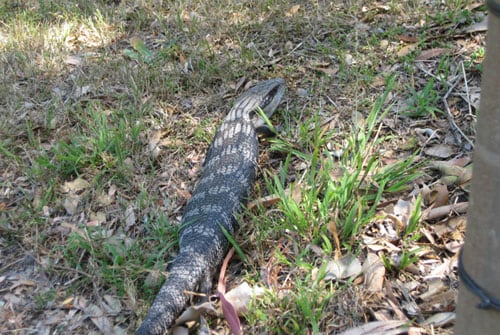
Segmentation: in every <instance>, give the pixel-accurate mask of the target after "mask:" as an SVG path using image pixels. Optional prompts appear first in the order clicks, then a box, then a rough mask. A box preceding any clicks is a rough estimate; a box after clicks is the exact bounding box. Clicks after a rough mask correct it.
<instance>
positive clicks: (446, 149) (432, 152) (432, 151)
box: [424, 144, 455, 158]
mask: <svg viewBox="0 0 500 335" xmlns="http://www.w3.org/2000/svg"><path fill="white" fill-rule="evenodd" d="M424 152H425V154H426V155H429V156H432V157H439V158H448V157H450V156H451V155H453V154H454V153H455V150H453V148H452V147H451V146H449V145H447V144H436V145H433V146H431V147H428V148H425V149H424Z"/></svg>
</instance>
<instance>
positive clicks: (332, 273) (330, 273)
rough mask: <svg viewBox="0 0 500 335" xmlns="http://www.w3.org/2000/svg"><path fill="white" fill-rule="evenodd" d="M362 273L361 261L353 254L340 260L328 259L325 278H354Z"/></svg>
mask: <svg viewBox="0 0 500 335" xmlns="http://www.w3.org/2000/svg"><path fill="white" fill-rule="evenodd" d="M361 273H362V267H361V262H360V261H359V260H358V259H357V258H356V257H355V256H354V255H351V254H347V255H345V256H344V257H342V258H340V259H338V260H330V261H328V263H327V265H326V269H325V277H324V280H340V279H347V278H354V277H357V276H359V275H360V274H361Z"/></svg>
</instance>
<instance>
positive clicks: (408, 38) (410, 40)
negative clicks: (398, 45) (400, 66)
mask: <svg viewBox="0 0 500 335" xmlns="http://www.w3.org/2000/svg"><path fill="white" fill-rule="evenodd" d="M396 38H397V39H399V40H400V41H403V42H406V43H417V42H418V37H416V36H408V35H396Z"/></svg>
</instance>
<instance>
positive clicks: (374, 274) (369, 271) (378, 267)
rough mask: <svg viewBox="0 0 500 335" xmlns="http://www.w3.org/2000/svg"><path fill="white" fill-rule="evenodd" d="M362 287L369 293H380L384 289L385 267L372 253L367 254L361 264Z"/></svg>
mask: <svg viewBox="0 0 500 335" xmlns="http://www.w3.org/2000/svg"><path fill="white" fill-rule="evenodd" d="M363 273H364V276H365V282H364V285H365V287H366V288H367V289H368V291H370V292H381V291H382V288H383V287H384V276H385V266H384V263H383V262H382V260H381V259H380V257H379V256H378V255H377V254H376V253H374V252H368V255H367V257H366V260H365V262H364V263H363Z"/></svg>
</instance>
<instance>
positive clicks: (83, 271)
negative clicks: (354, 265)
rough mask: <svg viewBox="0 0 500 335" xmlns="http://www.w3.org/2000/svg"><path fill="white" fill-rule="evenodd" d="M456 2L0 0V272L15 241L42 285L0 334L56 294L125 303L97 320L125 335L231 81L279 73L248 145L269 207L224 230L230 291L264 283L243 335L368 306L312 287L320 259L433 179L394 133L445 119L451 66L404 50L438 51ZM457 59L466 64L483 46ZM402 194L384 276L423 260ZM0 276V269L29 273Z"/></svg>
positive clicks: (348, 323)
mask: <svg viewBox="0 0 500 335" xmlns="http://www.w3.org/2000/svg"><path fill="white" fill-rule="evenodd" d="M467 5H468V2H467V1H458V0H456V1H450V2H446V3H442V2H437V1H436V2H435V3H434V2H433V3H432V4H430V5H429V6H430V7H425V6H423V5H422V4H421V3H420V2H415V1H402V2H394V1H392V2H388V4H386V5H381V6H382V7H380V6H379V7H377V6H375V7H374V6H372V5H370V4H368V5H367V4H364V3H362V2H360V1H354V2H352V4H351V6H346V5H344V4H340V3H337V2H333V3H329V4H326V3H322V2H318V3H300V6H299V7H294V6H293V5H291V4H289V3H288V2H285V1H257V2H255V3H253V4H252V5H250V4H246V3H238V4H236V3H233V2H224V1H222V2H217V3H211V2H208V1H201V2H191V1H185V2H176V3H169V4H168V6H167V4H166V3H164V2H161V1H153V2H142V3H141V4H140V5H138V4H137V3H136V2H134V1H128V0H122V1H121V2H120V3H119V4H113V2H112V1H95V2H88V1H66V0H53V1H41V0H39V1H35V0H31V1H16V0H9V1H7V2H4V3H2V4H0V20H1V21H2V22H3V23H4V24H2V25H1V26H0V68H1V70H0V71H1V72H0V79H1V80H0V109H1V110H2V113H1V114H0V139H1V140H0V171H1V172H0V232H1V237H0V247H1V248H2V249H3V250H6V251H5V254H2V257H5V259H6V262H5V263H6V264H17V263H16V262H19V260H20V259H22V257H24V256H23V255H24V254H25V253H29V254H31V255H33V257H34V259H36V264H37V266H38V267H39V268H40V269H41V271H43V272H44V273H46V274H47V276H48V277H49V278H50V280H49V281H48V282H47V283H42V282H38V281H36V280H35V279H33V281H34V282H36V285H39V286H40V287H38V286H37V289H38V291H37V292H36V294H35V293H33V292H31V291H26V294H25V296H23V299H33V301H34V305H33V306H36V310H37V313H32V315H33V318H31V319H30V318H28V317H26V318H24V319H23V320H22V322H21V321H19V322H20V323H19V324H15V325H14V323H12V324H11V323H8V322H7V321H8V320H12V319H9V318H7V319H5V320H4V319H1V318H3V316H2V317H1V318H0V321H5V322H0V324H3V323H4V324H9V325H13V326H12V327H13V328H12V327H11V329H3V328H2V326H0V331H4V330H12V329H14V328H16V327H18V328H24V327H34V326H35V325H37V322H38V321H39V320H38V319H37V317H39V318H41V316H40V315H41V314H42V313H40V311H43V310H44V309H50V308H53V307H52V306H54V305H55V306H60V305H62V303H63V302H64V301H65V300H66V299H68V298H71V297H82V298H85V299H86V300H87V301H90V302H92V303H96V304H98V302H99V301H101V300H102V299H101V296H103V295H105V294H110V295H113V296H116V297H118V299H119V300H120V301H121V303H122V310H121V311H120V313H119V315H118V316H116V319H113V318H111V317H110V318H111V319H110V320H111V322H112V323H113V324H115V321H116V324H119V325H120V326H121V327H123V329H126V331H128V332H132V331H133V330H134V329H135V328H136V327H137V325H138V323H139V321H140V320H141V319H142V318H143V317H144V316H145V313H146V311H147V308H148V306H149V305H150V304H151V301H152V300H153V298H154V296H155V294H156V292H157V290H158V288H159V287H160V285H161V282H162V280H163V278H164V273H163V272H164V269H165V265H166V263H167V262H169V261H171V260H172V259H173V257H174V256H175V253H176V251H177V240H178V233H177V230H178V228H177V224H178V222H179V219H180V216H181V214H182V209H183V206H184V204H185V203H186V201H187V199H188V198H189V195H190V191H191V190H192V187H193V185H194V183H195V181H196V179H197V173H198V171H199V169H200V168H201V163H202V162H203V157H204V154H205V152H206V149H207V147H208V145H209V144H210V141H211V138H212V136H213V134H214V133H215V130H216V127H217V125H218V124H219V123H220V121H221V120H222V118H223V117H224V115H225V114H226V113H227V111H228V108H229V106H230V105H231V103H232V101H234V98H235V97H236V96H237V94H239V92H240V91H241V88H240V87H239V86H238V83H239V81H240V80H241V79H242V78H244V79H246V80H254V79H255V80H258V79H263V78H268V77H275V76H280V77H284V78H285V79H286V81H287V87H288V88H287V93H286V98H285V102H284V103H283V104H282V105H281V106H280V108H279V111H278V112H277V113H276V114H275V115H274V116H273V118H272V119H271V120H270V122H271V124H272V125H273V126H274V128H275V131H276V132H277V136H276V137H274V138H269V139H266V140H263V141H262V142H263V145H262V146H261V159H260V162H259V177H258V180H257V183H256V186H255V190H254V191H253V193H252V199H260V197H261V196H265V195H267V196H272V197H273V196H274V197H276V199H278V200H277V202H275V203H274V204H273V205H271V206H270V207H269V205H266V204H265V203H264V204H263V203H259V201H257V206H256V208H255V209H252V210H247V211H245V213H244V214H243V215H241V217H240V219H239V222H240V225H241V229H240V231H239V232H238V234H237V235H236V236H235V237H233V239H232V240H231V243H232V244H233V245H235V246H237V247H238V248H239V253H240V254H241V255H243V256H240V259H242V260H243V261H238V260H234V261H233V263H236V268H237V269H239V270H235V276H234V277H233V278H232V279H231V280H232V283H234V284H236V283H238V282H240V281H249V282H251V283H253V284H256V285H262V286H267V287H268V290H267V292H266V294H265V296H264V297H262V298H261V299H257V300H255V301H253V302H252V303H251V307H250V308H249V311H248V312H247V313H246V315H245V324H244V327H245V330H246V331H247V332H249V333H267V334H291V333H297V334H300V333H314V334H319V333H335V332H340V331H341V330H345V329H348V328H350V327H352V326H356V325H359V324H362V323H363V322H365V321H366V320H368V319H370V320H372V319H375V317H374V316H373V315H375V314H376V313H375V314H374V313H371V311H373V310H374V309H373V308H375V307H373V306H374V305H377V304H379V305H380V304H383V301H375V302H374V303H373V305H369V306H368V303H367V302H366V301H367V297H368V296H370V294H368V293H366V292H365V291H364V290H363V288H362V287H361V285H360V283H358V282H356V281H355V280H345V281H337V282H335V281H331V280H325V278H324V273H323V272H324V268H323V267H322V266H323V265H322V264H325V262H326V260H328V259H330V258H336V257H337V256H339V255H342V254H353V255H356V257H359V258H360V259H363V258H364V257H365V256H366V255H367V253H368V251H369V248H368V247H367V245H366V236H367V235H370V234H372V232H373V231H374V230H376V229H377V228H376V227H378V226H379V225H380V222H381V221H383V219H381V218H384V214H381V211H383V210H384V209H385V208H386V206H387V204H388V203H391V202H394V201H396V200H397V199H400V198H404V199H410V198H412V197H413V195H414V193H412V195H411V196H410V192H413V191H414V189H415V185H417V184H418V185H421V184H422V183H424V182H422V180H425V182H427V181H428V180H429V178H431V177H429V176H428V175H426V173H425V170H424V169H423V167H424V165H425V160H424V159H422V155H423V154H422V153H421V151H420V150H419V148H420V142H417V144H416V145H412V146H405V144H406V141H407V140H408V138H410V137H413V136H414V134H413V133H412V132H411V130H412V129H413V128H415V127H414V126H413V125H414V123H415V124H425V126H427V127H431V126H432V125H434V122H439V121H442V119H443V117H444V115H443V113H442V110H443V106H442V105H441V104H442V102H441V101H440V99H441V97H442V96H443V94H444V93H445V92H446V91H447V90H448V89H449V87H448V85H447V84H446V83H447V81H449V80H451V79H450V78H454V76H456V74H457V73H458V72H457V68H458V67H457V63H458V61H457V59H456V58H454V56H453V57H452V56H450V55H443V56H439V57H438V58H439V59H437V60H429V61H428V62H429V63H432V64H433V65H434V67H432V68H429V69H428V71H430V72H429V73H432V74H433V76H429V75H427V74H425V73H424V74H423V73H422V72H420V71H419V70H418V69H417V67H416V65H415V58H416V56H417V55H418V54H419V52H421V51H422V50H426V49H429V48H438V47H446V48H450V45H449V43H450V42H449V39H448V38H447V37H446V35H445V33H446V32H447V31H449V30H448V27H449V26H451V27H452V30H453V31H455V30H456V29H458V28H459V27H461V26H464V25H467V24H469V23H471V22H472V21H473V20H475V19H476V12H473V11H472V10H470V9H468V7H466V6H467ZM409 13H412V14H411V15H409ZM441 26H442V27H443V28H442V29H439V27H441ZM353 27H354V29H353ZM407 33H410V34H414V35H415V36H417V37H418V41H417V42H415V45H416V47H415V50H414V51H412V52H411V53H410V54H408V55H403V56H398V54H397V51H398V50H400V49H401V48H402V47H404V46H405V45H406V44H405V43H406V42H404V41H403V40H402V38H401V36H402V35H405V34H407ZM439 34H443V36H442V37H440V35H439ZM471 43H472V42H471ZM462 55H464V56H463V57H465V61H468V63H467V62H466V63H465V65H466V66H465V68H466V69H467V71H470V72H471V76H474V75H475V76H477V75H478V71H480V69H481V60H482V58H483V57H484V46H483V45H480V44H479V43H477V44H476V48H475V49H471V50H467V52H463V53H462ZM460 71H461V70H460ZM388 73H390V74H388ZM244 82H245V80H242V81H241V83H244ZM237 89H238V90H237ZM450 104H453V101H451V102H450ZM455 105H456V110H458V111H461V110H465V109H464V106H463V105H460V103H458V102H455ZM405 115H407V116H410V118H408V117H405ZM419 122H420V123H419ZM418 127H424V126H420V125H419V126H418ZM408 148H409V149H410V150H409V149H408ZM75 181H78V184H72V183H75ZM415 199H416V200H415V201H414V208H415V209H414V211H413V212H412V214H411V215H410V218H409V220H408V226H407V228H406V230H404V231H403V232H400V233H399V235H398V236H397V239H396V242H394V241H393V242H394V244H395V246H396V247H397V248H399V249H400V253H399V257H400V258H399V259H400V261H399V262H397V263H396V262H394V261H393V259H392V258H391V255H390V253H389V252H387V250H385V249H384V250H383V251H380V253H381V258H382V259H383V260H384V262H385V266H386V268H387V269H388V270H389V271H388V275H386V280H387V281H392V280H396V279H399V278H400V277H398V276H399V275H401V276H411V274H410V273H409V272H408V271H407V269H408V267H409V266H410V265H412V264H413V265H415V264H417V263H418V262H419V258H418V257H419V256H420V254H421V253H420V252H421V251H422V250H423V249H418V247H420V246H421V245H422V244H423V240H424V238H423V237H422V235H421V234H420V231H421V230H422V229H423V228H424V223H423V222H422V218H421V212H420V207H421V206H424V205H423V204H422V202H421V201H422V200H421V198H420V197H418V196H417V197H415ZM370 237H372V235H370ZM245 255H246V256H245ZM437 258H439V257H437ZM0 269H1V270H2V271H5V273H6V275H5V276H6V277H5V278H7V277H8V276H10V275H11V274H12V273H11V272H9V271H14V270H16V271H17V272H16V271H14V272H13V273H16V274H19V273H21V274H24V273H26V272H25V269H23V268H22V267H20V268H16V269H11V268H10V267H2V266H0ZM263 269H268V270H266V271H269V272H268V273H267V276H268V277H267V279H263V273H264V272H265V271H264V270H263ZM23 271H24V272H23ZM322 271H323V272H322ZM1 276H2V273H1V272H0V277H1ZM9 278H10V277H9ZM2 289H3V288H2ZM0 292H4V291H0ZM30 296H33V297H34V298H29V297H30ZM370 299H371V298H370ZM370 301H371V300H370ZM16 308H18V307H15V308H13V310H14V311H16V312H17V311H18V310H17V309H16ZM370 313H371V314H370ZM6 315H7V314H6ZM37 315H38V316H37ZM124 320H126V321H124ZM9 322H10V321H9ZM16 322H17V321H16ZM218 322H220V320H218V319H215V318H214V319H213V320H212V325H213V326H214V327H217V326H220V324H219V325H218ZM337 325H342V326H337ZM9 327H10V326H9ZM95 327H96V325H95V324H93V323H92V322H91V321H88V322H84V323H82V324H81V325H79V326H78V327H77V328H76V329H77V330H78V332H79V333H87V332H89V331H95V329H96V328H95ZM97 327H98V326H97ZM445 331H446V330H445Z"/></svg>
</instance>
